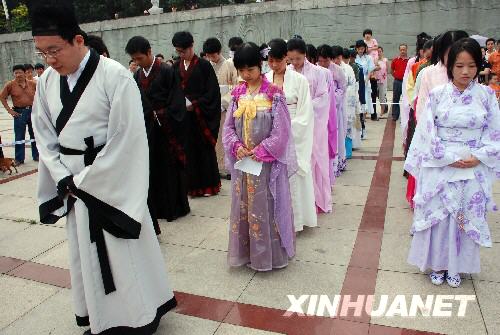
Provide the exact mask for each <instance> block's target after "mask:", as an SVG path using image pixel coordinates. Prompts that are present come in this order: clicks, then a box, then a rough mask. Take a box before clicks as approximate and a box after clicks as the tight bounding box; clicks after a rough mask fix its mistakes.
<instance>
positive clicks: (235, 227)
mask: <svg viewBox="0 0 500 335" xmlns="http://www.w3.org/2000/svg"><path fill="white" fill-rule="evenodd" d="M234 65H235V67H236V68H237V69H238V71H239V73H240V75H241V77H242V78H243V79H244V80H245V83H243V84H241V85H239V86H237V87H236V88H235V89H234V90H233V92H232V95H233V99H232V103H231V105H230V109H229V111H228V113H227V116H226V122H225V124H224V131H223V143H224V150H225V153H226V155H225V157H226V166H227V168H228V169H229V171H231V184H232V201H231V218H230V229H229V248H228V263H229V265H230V266H241V265H247V266H249V267H250V268H252V269H254V270H257V271H269V270H272V269H276V268H284V267H286V266H287V265H288V259H289V258H291V257H293V256H294V255H295V231H294V224H293V214H292V200H291V196H290V188H289V183H288V178H289V177H290V176H291V175H292V174H293V173H294V172H295V171H296V169H297V161H296V157H295V150H294V147H293V140H292V139H293V138H292V131H291V121H290V115H289V113H288V108H287V104H286V99H285V96H284V94H283V92H282V91H281V90H280V89H279V88H278V87H277V86H275V85H273V84H271V83H270V82H269V81H268V80H267V79H266V77H265V76H263V75H262V73H261V58H260V53H259V48H258V47H257V46H256V45H254V44H253V43H248V44H246V45H245V46H244V47H243V48H241V49H240V50H238V51H237V52H236V54H235V56H234ZM248 157H250V158H251V159H253V160H255V161H257V162H262V170H261V171H260V174H259V175H258V176H257V175H253V174H250V173H246V172H242V171H240V170H238V169H235V166H234V165H235V163H236V162H237V161H239V160H242V159H248Z"/></svg>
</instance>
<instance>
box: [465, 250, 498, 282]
mask: <svg viewBox="0 0 500 335" xmlns="http://www.w3.org/2000/svg"><path fill="white" fill-rule="evenodd" d="M499 259H500V244H498V243H494V244H493V247H492V248H481V272H480V273H476V274H473V275H472V278H474V279H475V280H486V281H491V282H496V283H500V266H499V262H498V260H499Z"/></svg>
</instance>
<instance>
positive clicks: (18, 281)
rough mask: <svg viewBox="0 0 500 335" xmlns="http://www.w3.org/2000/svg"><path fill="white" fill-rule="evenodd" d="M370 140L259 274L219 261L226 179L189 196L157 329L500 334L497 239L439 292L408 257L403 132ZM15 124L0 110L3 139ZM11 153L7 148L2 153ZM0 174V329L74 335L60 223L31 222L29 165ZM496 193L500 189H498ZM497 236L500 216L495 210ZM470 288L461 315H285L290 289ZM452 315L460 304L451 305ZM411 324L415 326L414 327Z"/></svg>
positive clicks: (392, 291) (371, 127)
mask: <svg viewBox="0 0 500 335" xmlns="http://www.w3.org/2000/svg"><path fill="white" fill-rule="evenodd" d="M367 127H368V139H367V140H366V141H364V142H363V147H362V149H360V150H358V151H356V152H355V156H356V157H355V158H354V159H352V160H350V161H349V164H348V169H347V171H346V172H345V173H344V174H343V175H342V176H341V177H340V178H339V179H338V180H337V183H336V186H335V188H334V192H333V201H334V212H333V213H332V214H326V215H321V216H320V217H319V225H320V227H319V228H316V229H306V230H305V231H304V232H302V233H300V234H299V235H298V237H297V256H296V257H295V259H293V260H292V261H291V262H290V265H289V267H288V268H286V269H283V270H278V271H273V272H270V273H256V272H255V271H252V270H250V269H248V268H245V267H244V268H239V269H230V268H228V266H227V265H226V254H227V230H228V214H229V205H230V194H229V184H228V183H227V182H224V183H223V190H222V193H221V194H220V195H219V196H217V197H212V198H203V199H194V200H191V208H192V213H191V215H189V216H188V217H186V218H182V219H180V220H178V221H176V222H171V223H167V222H162V223H161V228H162V232H163V233H162V235H161V237H160V243H161V248H162V251H163V253H164V256H165V264H166V266H167V268H168V271H169V273H170V277H171V279H172V281H173V287H174V289H175V290H176V295H177V298H178V300H179V307H178V308H177V309H176V311H175V312H174V313H169V314H168V315H167V316H166V317H165V318H163V319H162V321H161V324H160V328H159V330H158V332H157V333H158V334H176V335H177V334H186V335H204V334H207V335H208V334H217V335H222V334H228V335H238V334H249V335H254V334H255V335H257V334H273V333H282V334H300V335H303V334H349V335H352V334H384V335H387V334H389V335H391V334H432V333H440V334H464V335H465V334H475V335H480V334H500V321H499V320H500V319H499V318H498V315H499V312H500V309H499V307H498V304H497V301H499V300H500V267H499V266H498V259H499V258H500V245H499V244H498V243H495V244H494V246H493V248H491V249H484V250H482V272H481V274H479V275H474V276H472V277H470V276H467V277H466V278H465V280H464V281H463V284H462V286H461V287H460V288H459V289H451V288H449V287H448V286H447V285H443V286H441V287H436V286H433V285H431V284H430V282H429V280H428V278H427V277H426V276H425V275H424V274H421V273H419V271H418V270H417V269H415V268H414V267H411V266H409V265H408V264H407V263H406V256H407V252H408V248H409V244H410V241H411V240H410V236H409V234H408V230H409V227H410V222H411V212H410V210H409V208H408V205H407V203H406V201H405V198H404V194H405V193H404V192H405V184H406V182H405V179H404V178H403V177H402V166H403V162H402V159H401V157H402V155H403V154H402V150H401V145H400V143H401V135H400V130H399V127H398V126H396V124H395V123H394V122H392V121H386V120H381V121H380V122H370V121H368V125H367ZM11 128H12V120H11V119H10V117H8V115H6V113H5V111H4V110H0V134H1V136H2V140H3V142H9V141H11V140H12V139H13V131H12V129H11ZM4 152H5V155H6V156H8V157H13V149H12V148H5V150H4ZM28 155H29V151H27V160H26V164H25V165H23V166H21V167H20V168H19V173H18V174H13V175H12V176H14V177H20V178H17V179H13V178H12V176H8V175H4V174H1V173H0V301H1V302H2V303H1V307H0V310H1V313H0V334H4V335H11V334H12V335H13V334H16V335H18V334H33V335H34V334H43V335H46V334H52V335H56V334H60V335H73V334H81V333H82V331H83V330H82V329H79V328H77V327H76V325H75V324H74V317H73V313H72V311H71V302H70V292H69V289H68V288H69V280H68V278H69V277H68V271H67V270H66V269H68V245H67V242H66V237H65V230H64V223H63V222H59V223H57V224H55V225H53V226H44V225H41V224H39V223H38V215H37V205H36V201H35V185H36V178H37V174H36V167H37V166H36V164H35V162H32V161H31V159H29V158H30V157H29V156H28ZM495 192H497V193H496V194H495V197H496V200H497V201H498V200H500V194H499V192H500V188H499V187H498V185H495ZM489 221H490V226H491V229H492V232H493V239H494V240H497V241H500V239H499V235H500V228H499V221H500V215H499V214H494V215H491V216H490V220H489ZM340 293H342V294H353V295H357V294H376V295H380V294H388V295H389V296H394V295H396V294H406V295H408V296H410V295H413V294H420V295H425V294H450V295H455V294H468V295H475V296H477V301H476V302H474V303H472V304H470V305H469V307H468V310H467V314H466V316H465V317H463V318H459V317H456V316H455V317H452V318H426V317H422V316H419V317H416V318H401V317H393V318H371V319H370V318H369V317H368V316H367V315H364V314H363V315H362V316H360V317H354V316H347V317H345V318H341V319H330V318H319V317H302V318H299V317H291V318H284V317H283V316H282V314H283V310H286V309H287V308H288V307H289V301H288V299H287V294H295V295H301V294H328V295H330V296H333V295H335V294H340ZM455 312H456V311H455ZM412 329H414V330H418V331H414V332H413V331H410V330H412Z"/></svg>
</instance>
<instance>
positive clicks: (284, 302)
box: [238, 261, 347, 310]
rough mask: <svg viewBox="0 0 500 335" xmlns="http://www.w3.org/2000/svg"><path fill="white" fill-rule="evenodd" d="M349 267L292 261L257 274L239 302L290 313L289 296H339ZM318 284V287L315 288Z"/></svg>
mask: <svg viewBox="0 0 500 335" xmlns="http://www.w3.org/2000/svg"><path fill="white" fill-rule="evenodd" d="M346 269H347V268H346V267H345V266H339V265H326V264H315V263H309V262H299V261H291V262H290V264H289V265H288V267H286V268H284V269H281V270H274V271H270V272H260V273H257V274H256V275H255V277H254V278H253V279H252V281H251V282H250V284H249V285H248V287H247V288H246V289H245V291H244V292H243V294H242V295H241V297H240V298H239V299H238V302H241V303H245V304H253V305H258V306H265V307H272V308H278V309H282V310H287V309H288V308H289V307H290V301H289V299H288V298H287V295H289V294H294V295H295V296H296V297H298V296H300V295H302V294H318V295H321V294H327V295H335V294H339V293H338V292H340V290H341V288H342V283H343V281H344V276H345V271H346ZM311 281H314V285H311Z"/></svg>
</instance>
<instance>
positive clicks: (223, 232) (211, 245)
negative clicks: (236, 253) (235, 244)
mask: <svg viewBox="0 0 500 335" xmlns="http://www.w3.org/2000/svg"><path fill="white" fill-rule="evenodd" d="M228 243H229V220H227V221H225V222H224V224H222V225H219V227H217V229H215V230H213V231H212V232H211V233H210V234H208V235H207V236H206V238H205V240H204V241H203V242H202V243H201V244H200V246H199V247H200V248H203V249H211V250H219V251H227V248H228Z"/></svg>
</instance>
